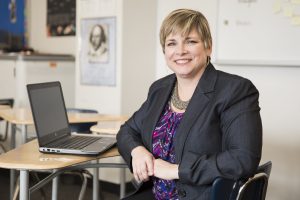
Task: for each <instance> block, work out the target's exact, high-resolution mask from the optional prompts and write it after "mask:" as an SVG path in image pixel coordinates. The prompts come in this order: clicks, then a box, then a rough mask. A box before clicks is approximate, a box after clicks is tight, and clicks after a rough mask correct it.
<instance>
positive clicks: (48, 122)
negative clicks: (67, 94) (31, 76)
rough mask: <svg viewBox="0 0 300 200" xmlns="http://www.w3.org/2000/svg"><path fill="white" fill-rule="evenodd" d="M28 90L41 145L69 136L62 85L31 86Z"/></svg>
mask: <svg viewBox="0 0 300 200" xmlns="http://www.w3.org/2000/svg"><path fill="white" fill-rule="evenodd" d="M27 88H28V95H29V99H30V104H31V110H32V115H33V118H34V122H35V128H36V132H37V136H38V139H39V143H40V145H44V144H46V143H48V142H51V141H53V140H55V139H57V138H59V137H61V136H63V135H67V134H69V125H68V119H67V114H66V109H65V104H64V99H63V94H62V90H61V86H60V83H59V82H50V83H40V84H29V85H28V86H27Z"/></svg>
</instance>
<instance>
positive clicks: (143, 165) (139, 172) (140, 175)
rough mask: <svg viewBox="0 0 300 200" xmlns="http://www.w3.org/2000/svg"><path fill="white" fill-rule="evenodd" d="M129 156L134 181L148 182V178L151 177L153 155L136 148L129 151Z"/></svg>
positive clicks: (140, 147)
mask: <svg viewBox="0 0 300 200" xmlns="http://www.w3.org/2000/svg"><path fill="white" fill-rule="evenodd" d="M131 156H132V168H133V175H134V178H135V180H137V181H139V182H141V181H144V182H145V181H148V180H149V176H153V165H154V157H153V155H152V154H151V153H150V152H149V151H148V150H147V149H146V148H145V147H143V146H138V147H135V148H134V149H133V150H132V151H131Z"/></svg>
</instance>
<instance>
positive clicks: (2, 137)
mask: <svg viewBox="0 0 300 200" xmlns="http://www.w3.org/2000/svg"><path fill="white" fill-rule="evenodd" d="M0 105H8V106H10V107H11V108H12V107H13V106H14V99H0ZM2 120H3V119H2V118H1V117H0V121H2ZM7 134H8V122H6V125H5V132H4V135H2V133H1V135H0V141H1V142H3V141H6V139H7ZM2 148H3V149H4V151H5V148H4V147H3V145H2Z"/></svg>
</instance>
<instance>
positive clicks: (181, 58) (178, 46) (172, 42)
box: [165, 30, 211, 79]
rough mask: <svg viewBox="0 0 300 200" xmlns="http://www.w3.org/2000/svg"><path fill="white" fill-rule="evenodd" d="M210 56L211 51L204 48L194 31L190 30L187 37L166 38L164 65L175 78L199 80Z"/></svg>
mask: <svg viewBox="0 0 300 200" xmlns="http://www.w3.org/2000/svg"><path fill="white" fill-rule="evenodd" d="M210 54H211V49H207V48H205V47H204V43H203V42H202V40H201V38H200V36H199V35H198V33H197V32H196V30H192V31H191V32H190V33H189V34H188V35H187V36H182V34H181V33H176V34H170V35H169V36H167V38H166V42H165V59H166V63H167V65H168V67H169V68H170V69H171V70H172V71H173V72H174V73H175V74H176V76H177V77H180V78H185V79H194V78H200V76H201V74H202V73H203V71H204V69H205V67H206V65H207V56H210Z"/></svg>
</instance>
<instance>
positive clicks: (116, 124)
mask: <svg viewBox="0 0 300 200" xmlns="http://www.w3.org/2000/svg"><path fill="white" fill-rule="evenodd" d="M124 122H125V120H120V121H104V122H99V123H98V124H97V125H94V126H92V127H91V131H92V132H95V133H100V134H101V133H104V134H113V135H116V134H117V133H118V131H119V129H120V126H121V125H122V124H123V123H124Z"/></svg>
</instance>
